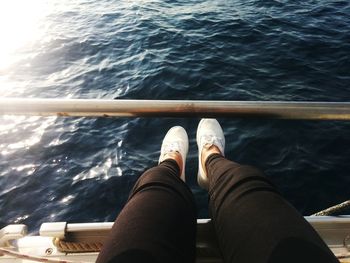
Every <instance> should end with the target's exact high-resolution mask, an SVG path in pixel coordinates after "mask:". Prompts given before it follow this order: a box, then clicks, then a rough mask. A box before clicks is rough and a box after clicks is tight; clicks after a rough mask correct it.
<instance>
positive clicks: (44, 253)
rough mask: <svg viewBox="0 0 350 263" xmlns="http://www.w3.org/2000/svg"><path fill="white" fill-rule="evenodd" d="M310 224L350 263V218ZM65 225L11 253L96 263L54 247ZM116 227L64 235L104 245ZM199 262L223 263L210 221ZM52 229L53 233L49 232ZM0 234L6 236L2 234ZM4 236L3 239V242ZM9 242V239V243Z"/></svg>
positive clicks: (0, 259) (91, 226) (73, 229)
mask: <svg viewBox="0 0 350 263" xmlns="http://www.w3.org/2000/svg"><path fill="white" fill-rule="evenodd" d="M305 218H306V219H307V221H308V222H309V223H310V224H311V225H312V226H313V227H314V228H315V229H316V231H317V232H318V233H319V234H320V236H321V237H322V239H323V240H324V241H325V242H326V244H327V245H328V246H329V247H330V249H331V250H332V251H333V253H334V254H335V255H337V256H340V257H341V262H350V258H349V251H350V216H338V217H331V216H327V217H324V216H320V217H315V216H312V217H305ZM64 225H65V223H62V222H61V223H59V224H55V223H45V224H43V226H42V229H43V230H45V231H41V234H49V235H50V237H47V236H25V237H20V236H19V235H17V234H14V235H13V239H14V240H12V241H11V242H10V244H11V245H12V249H15V250H16V251H18V252H20V253H23V254H29V255H34V256H39V257H45V258H54V259H60V260H65V261H67V260H70V261H76V262H95V260H96V258H97V255H98V253H69V254H66V253H61V252H59V251H58V250H57V248H56V247H55V246H54V245H53V242H52V241H53V238H54V237H53V235H52V233H54V232H56V233H57V237H61V236H62V232H61V230H62V229H64V227H63V228H62V226H64ZM112 225H113V223H86V224H67V225H66V227H65V231H64V235H65V237H69V238H71V239H74V240H75V241H80V242H86V241H90V242H91V241H104V240H105V238H106V236H107V235H108V233H109V230H110V229H111V227H112ZM197 227H198V233H197V262H213V263H214V262H222V261H221V258H220V253H219V251H218V247H217V244H216V242H215V238H214V232H213V227H212V224H211V222H210V220H208V219H200V220H198V221H197ZM48 229H51V230H52V231H47V230H48ZM0 233H3V232H1V231H0ZM3 237H4V236H0V241H2V238H3ZM7 241H8V239H7ZM4 262H6V263H10V262H16V263H24V262H26V263H27V262H28V263H29V262H32V261H27V260H23V259H15V258H14V257H9V256H6V255H5V256H0V263H4Z"/></svg>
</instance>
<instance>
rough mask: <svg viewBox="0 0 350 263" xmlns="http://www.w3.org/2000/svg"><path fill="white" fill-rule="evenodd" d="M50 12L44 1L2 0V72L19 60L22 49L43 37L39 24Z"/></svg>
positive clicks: (0, 32) (0, 27)
mask: <svg viewBox="0 0 350 263" xmlns="http://www.w3.org/2000/svg"><path fill="white" fill-rule="evenodd" d="M47 12H48V4H47V1H44V0H33V1H26V0H2V1H1V2H0V36H1V42H0V70H4V69H7V68H9V67H10V66H11V64H12V63H13V62H14V61H16V59H20V58H19V54H18V53H17V52H18V50H19V49H20V48H23V47H24V46H25V45H28V44H30V43H33V42H35V41H36V40H38V39H40V37H42V35H43V33H44V32H43V28H40V27H39V22H40V21H41V20H42V19H43V18H44V17H45V15H46V14H47Z"/></svg>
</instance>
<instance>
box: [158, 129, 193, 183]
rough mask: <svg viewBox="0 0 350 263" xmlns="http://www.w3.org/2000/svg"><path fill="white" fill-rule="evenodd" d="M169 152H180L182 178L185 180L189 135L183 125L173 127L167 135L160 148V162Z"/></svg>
mask: <svg viewBox="0 0 350 263" xmlns="http://www.w3.org/2000/svg"><path fill="white" fill-rule="evenodd" d="M169 152H179V153H180V154H181V157H182V172H181V176H180V177H181V179H182V180H183V181H185V163H186V156H187V152H188V136H187V133H186V131H185V129H184V128H182V127H181V126H174V127H172V128H171V129H170V130H169V131H168V132H167V134H166V135H165V137H164V139H163V143H162V147H161V150H160V156H159V161H158V163H161V162H162V161H164V160H165V159H167V158H165V157H166V154H167V153H169Z"/></svg>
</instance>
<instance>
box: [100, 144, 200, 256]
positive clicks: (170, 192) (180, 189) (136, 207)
mask: <svg viewBox="0 0 350 263" xmlns="http://www.w3.org/2000/svg"><path fill="white" fill-rule="evenodd" d="M170 144H171V145H170ZM170 144H169V145H170V146H171V147H173V143H172V142H171V143H170ZM175 144H176V143H175ZM163 145H164V141H163ZM169 145H168V146H169ZM171 147H170V148H171ZM165 149H166V150H169V147H165ZM176 149H177V148H176V147H175V152H174V151H173V152H172V150H171V149H170V152H168V153H163V146H162V154H161V158H160V164H159V165H158V166H157V167H154V168H152V169H149V170H148V171H146V172H145V173H144V174H143V175H142V176H141V177H140V178H139V179H138V181H137V182H136V184H135V186H134V188H133V190H132V192H131V194H130V197H129V200H128V202H127V204H126V205H125V207H124V208H123V210H122V211H121V212H120V214H119V215H118V217H117V219H116V221H115V223H114V225H113V228H112V230H111V233H110V236H109V238H108V240H107V241H106V242H105V244H104V246H103V249H102V251H101V253H100V254H99V257H98V259H97V262H98V263H105V262H118V263H123V262H128V263H130V262H132V263H133V262H194V260H195V240H196V239H195V236H196V212H195V203H194V198H193V195H192V192H191V190H190V189H189V187H188V186H187V185H186V184H185V183H184V182H183V181H182V180H181V179H180V175H181V174H183V173H182V170H184V164H183V163H184V162H185V158H186V156H185V155H186V154H184V153H183V151H182V154H180V152H181V149H180V150H179V151H178V150H176ZM181 155H182V157H183V160H182V158H181ZM182 178H183V177H182Z"/></svg>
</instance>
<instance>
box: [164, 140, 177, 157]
mask: <svg viewBox="0 0 350 263" xmlns="http://www.w3.org/2000/svg"><path fill="white" fill-rule="evenodd" d="M179 149H180V144H179V142H170V143H167V144H165V145H164V147H163V149H162V152H163V154H162V155H165V154H167V153H169V152H179Z"/></svg>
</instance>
